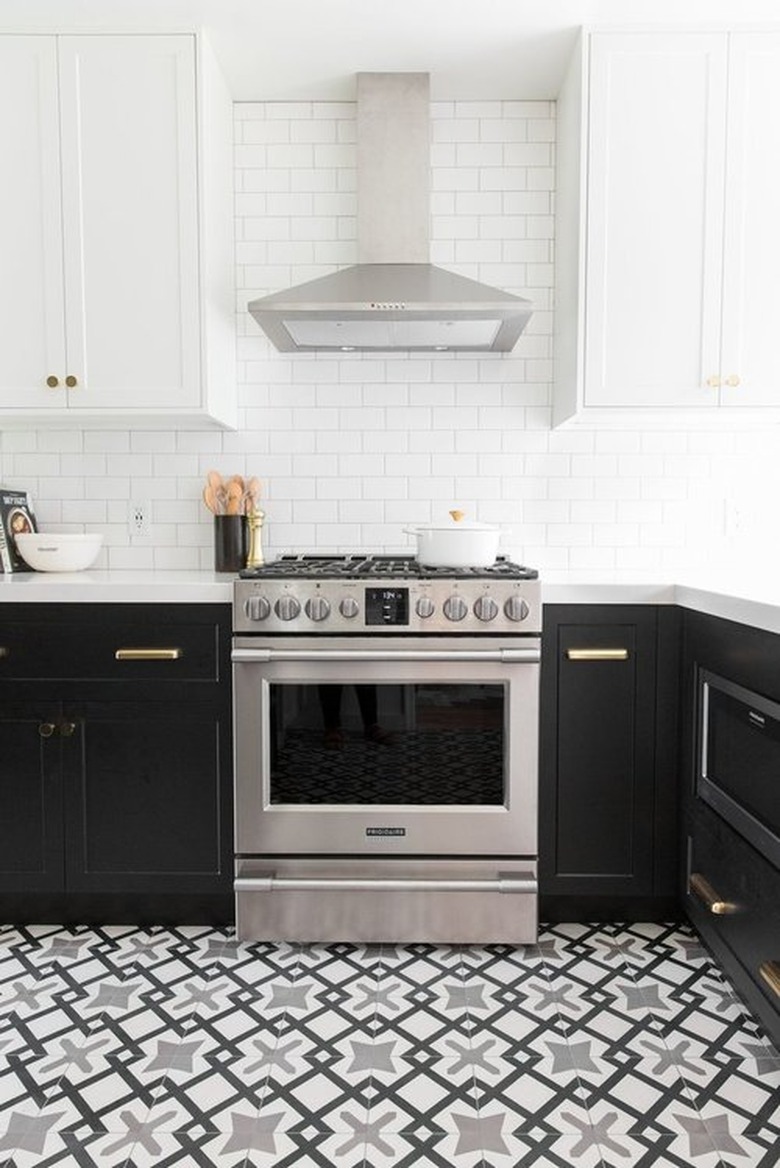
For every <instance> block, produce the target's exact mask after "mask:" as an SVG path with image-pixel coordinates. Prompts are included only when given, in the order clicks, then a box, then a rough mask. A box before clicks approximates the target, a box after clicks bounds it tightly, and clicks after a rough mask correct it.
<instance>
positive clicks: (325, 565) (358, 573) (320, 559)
mask: <svg viewBox="0 0 780 1168" xmlns="http://www.w3.org/2000/svg"><path fill="white" fill-rule="evenodd" d="M538 575H539V573H538V572H537V571H536V569H535V568H525V567H523V566H522V565H521V564H513V563H512V561H511V560H506V559H503V558H502V557H501V556H499V557H498V559H496V561H495V563H493V564H490V565H489V566H488V567H481V568H449V567H447V568H445V567H439V566H433V565H430V564H421V563H420V562H419V560H416V559H414V557H413V556H408V555H361V554H355V555H316V554H309V555H287V556H280V557H279V559H278V560H272V561H271V563H269V564H263V565H262V566H261V567H259V568H245V569H244V570H243V571H242V572H239V576H241V577H242V578H243V579H249V580H257V579H274V578H275V579H279V578H290V577H295V576H298V577H301V578H303V579H338V578H340V577H345V576H346V577H350V578H353V579H371V578H372V577H377V578H382V579H385V580H388V579H394V580H398V579H406V580H409V579H411V580H414V579H418V580H419V579H425V580H428V579H435V578H436V577H439V578H441V579H445V580H460V579H474V578H488V579H494V578H496V579H499V578H500V579H507V580H535V579H536V578H537V576H538Z"/></svg>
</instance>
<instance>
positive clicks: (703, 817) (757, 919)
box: [686, 807, 780, 1012]
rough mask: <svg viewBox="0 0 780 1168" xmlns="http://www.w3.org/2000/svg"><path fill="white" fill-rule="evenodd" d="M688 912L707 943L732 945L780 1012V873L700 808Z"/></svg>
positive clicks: (691, 856)
mask: <svg viewBox="0 0 780 1168" xmlns="http://www.w3.org/2000/svg"><path fill="white" fill-rule="evenodd" d="M686 907H687V909H688V912H689V914H690V916H691V919H692V920H693V921H694V923H695V924H696V925H698V926H699V927H700V928H701V930H702V933H703V935H704V936H705V938H706V937H707V935H714V936H715V937H717V938H718V940H719V941H721V942H723V943H724V944H726V945H727V946H728V948H729V949H730V951H731V952H732V953H733V954H734V956H735V957H736V958H737V960H738V961H739V962H740V964H741V965H742V966H743V968H744V970H745V972H746V973H747V974H748V975H749V977H750V979H751V980H752V981H753V982H754V983H755V984H756V986H757V987H758V988H759V989H760V990H761V992H762V993H763V994H764V995H765V997H766V998H767V1000H768V1001H769V1002H770V1003H771V1004H772V1005H773V1006H774V1008H775V1009H776V1010H778V1011H779V1012H780V995H779V994H778V992H777V991H776V990H775V989H773V988H772V985H771V984H770V983H771V982H772V981H774V980H775V979H774V977H773V968H772V967H773V963H774V968H776V969H780V872H778V870H777V869H776V868H774V867H773V866H772V865H771V864H769V863H768V862H767V861H766V860H765V859H764V858H763V856H761V855H759V854H758V852H756V851H755V850H754V849H753V848H752V847H751V846H750V844H748V843H747V842H746V841H745V840H744V839H743V838H742V837H741V836H740V835H738V834H737V833H736V832H735V831H734V830H733V829H732V828H731V827H730V826H729V825H728V824H727V823H725V822H724V821H723V820H721V819H720V818H719V817H718V816H716V815H713V814H710V813H708V811H707V809H706V808H703V807H702V808H700V809H698V812H697V814H696V815H695V817H694V821H693V825H692V828H691V835H690V840H689V878H688V890H687V904H686Z"/></svg>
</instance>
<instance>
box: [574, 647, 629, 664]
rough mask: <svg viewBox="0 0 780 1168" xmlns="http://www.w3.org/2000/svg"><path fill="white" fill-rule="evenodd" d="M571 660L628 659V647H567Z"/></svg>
mask: <svg viewBox="0 0 780 1168" xmlns="http://www.w3.org/2000/svg"><path fill="white" fill-rule="evenodd" d="M566 657H567V659H568V660H569V661H628V649H567V650H566Z"/></svg>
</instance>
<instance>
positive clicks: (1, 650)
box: [0, 645, 11, 657]
mask: <svg viewBox="0 0 780 1168" xmlns="http://www.w3.org/2000/svg"><path fill="white" fill-rule="evenodd" d="M10 656H11V650H10V649H9V648H8V646H7V645H0V657H10Z"/></svg>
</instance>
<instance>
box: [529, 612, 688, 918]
mask: <svg viewBox="0 0 780 1168" xmlns="http://www.w3.org/2000/svg"><path fill="white" fill-rule="evenodd" d="M542 652H543V664H542V726H541V758H540V791H539V805H540V832H539V835H540V864H539V866H540V876H541V890H542V894H543V896H545V895H547V896H553V897H554V896H562V897H573V896H574V897H579V896H581V897H596V898H606V897H612V898H621V897H631V898H650V897H654V896H659V895H664V894H665V893H666V892H667V891H669V892H671V891H673V880H674V871H673V868H672V869H671V870H670V871H669V872H668V876H667V877H666V883H668V884H669V889H668V890H667V889H666V887H665V886H664V878H663V877H662V878H661V879H660V880H659V873H661V872H662V871H663V867H664V864H665V863H667V862H668V859H669V855H670V852H671V849H672V848H673V846H674V823H673V814H674V799H675V791H674V786H675V783H674V779H675V763H676V748H675V745H674V742H673V741H671V740H670V736H669V735H667V736H666V740H665V742H664V745H663V747H662V748H661V749H659V744H658V731H659V727H658V710H659V709H660V708H663V703H662V702H661V701H659V695H658V681H659V614H658V609H657V608H655V607H654V606H641V607H640V606H624V605H610V606H608V607H603V606H598V607H594V606H589V605H582V606H556V605H551V606H546V607H545V628H544V638H543V650H542ZM665 652H666V650H665V649H664V650H663V652H662V653H661V655H660V659H661V664H662V668H663V669H665V668H666V664H665V660H664V653H665ZM672 656H673V655H672ZM669 665H670V677H672V678H673V677H674V676H675V668H676V658H675V659H674V660H673V661H670V663H669ZM671 731H672V735H671V737H672V738H673V735H674V727H673V726H672V727H671ZM664 751H667V752H668V758H666V759H665V758H664Z"/></svg>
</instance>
